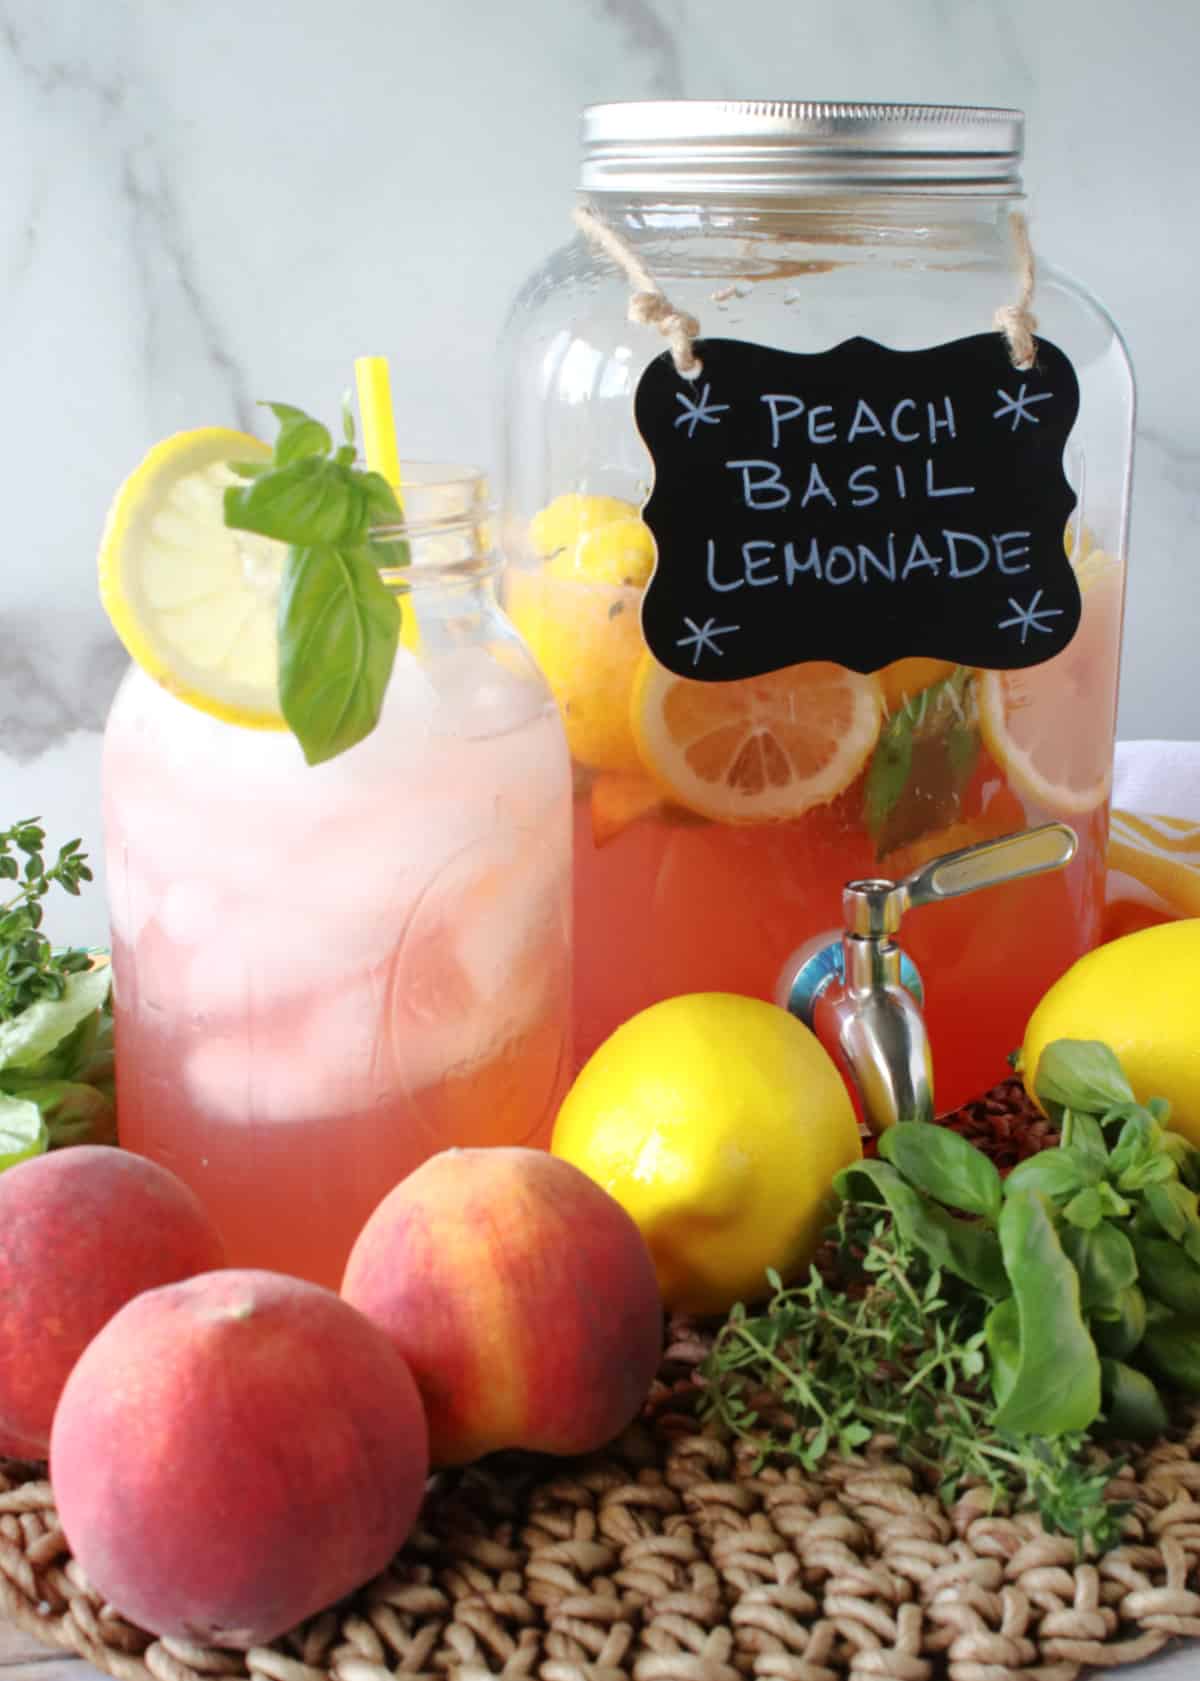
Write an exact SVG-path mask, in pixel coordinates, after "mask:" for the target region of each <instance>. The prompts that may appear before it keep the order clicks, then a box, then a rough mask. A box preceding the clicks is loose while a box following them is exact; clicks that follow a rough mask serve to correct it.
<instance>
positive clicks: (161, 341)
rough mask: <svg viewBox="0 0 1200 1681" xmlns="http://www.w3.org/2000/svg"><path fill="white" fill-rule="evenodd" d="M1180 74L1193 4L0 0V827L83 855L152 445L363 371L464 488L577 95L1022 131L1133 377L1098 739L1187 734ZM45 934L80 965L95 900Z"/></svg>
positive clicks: (550, 207) (540, 239)
mask: <svg viewBox="0 0 1200 1681" xmlns="http://www.w3.org/2000/svg"><path fill="white" fill-rule="evenodd" d="M1198 65H1200V8H1197V7H1196V6H1195V4H1193V3H1192V0H740V3H739V4H736V5H733V4H730V3H729V0H505V3H503V4H497V3H495V0H436V4H428V3H426V0H336V3H334V0H0V158H2V159H3V183H4V185H3V196H2V200H0V229H2V231H0V379H2V392H3V403H4V411H3V412H4V413H5V414H6V415H7V417H8V418H7V423H6V426H5V429H4V438H3V450H2V454H0V462H2V466H0V484H2V485H3V493H4V523H5V527H6V529H7V532H8V539H7V541H6V544H5V559H4V564H3V565H2V566H0V822H3V823H6V822H9V821H11V820H13V819H14V818H15V817H17V816H24V815H27V814H29V813H33V812H40V813H41V814H42V815H43V816H44V817H45V818H46V820H47V822H48V824H49V826H50V828H51V831H52V834H53V836H54V837H55V838H58V839H63V838H67V836H68V835H70V834H76V833H78V834H82V835H83V836H84V838H85V842H86V844H87V845H88V846H89V847H90V848H91V849H92V850H93V852H94V853H97V854H98V852H99V850H100V832H99V797H98V796H99V743H100V731H101V729H102V726H103V720H104V715H105V711H106V708H107V705H108V702H109V699H110V697H111V694H112V691H113V688H114V685H115V683H116V680H117V677H118V675H119V673H120V670H121V668H122V665H123V656H122V654H121V652H120V649H119V647H118V645H117V643H116V641H115V638H114V637H113V636H112V634H111V632H110V631H109V629H108V626H107V622H106V621H105V619H104V617H103V615H102V614H101V612H100V609H99V607H98V605H97V602H96V590H95V582H94V555H95V549H96V542H97V538H98V535H99V532H100V528H101V525H102V522H103V517H104V511H105V508H106V506H107V503H108V500H109V497H110V495H111V494H112V491H113V489H114V488H115V486H116V484H117V482H118V481H119V480H120V479H121V478H122V477H123V475H124V474H125V473H126V472H127V471H128V470H129V468H130V467H131V466H132V465H133V464H134V463H135V462H136V461H137V459H138V458H139V456H140V455H141V454H142V452H143V451H144V450H145V449H146V448H147V447H148V446H149V445H150V444H151V443H152V442H154V441H155V440H156V439H158V438H159V437H161V436H162V435H163V434H164V433H166V432H168V431H171V430H173V429H175V428H178V427H188V426H196V425H200V424H205V423H217V424H238V425H241V426H249V425H251V424H252V423H253V410H252V403H253V400H254V399H255V398H256V397H272V398H276V397H279V398H284V399H286V400H289V401H292V402H296V403H300V404H302V405H304V406H306V407H311V408H313V409H315V410H316V411H317V412H319V413H323V414H324V413H329V412H331V411H332V410H334V408H335V406H336V403H337V401H338V398H339V395H340V393H341V391H342V390H343V388H344V387H345V386H346V384H347V383H348V380H349V377H350V369H351V362H352V359H353V357H354V356H355V355H356V354H359V353H362V352H365V351H381V352H385V353H386V354H388V355H389V356H390V357H391V358H392V362H393V370H394V377H395V382H396V386H397V409H398V417H399V422H400V430H401V434H402V439H403V443H404V446H405V448H406V449H407V450H408V452H409V453H411V454H413V455H421V454H426V455H443V456H445V455H448V456H458V457H459V458H466V459H477V460H479V461H482V462H485V463H488V462H490V460H491V459H492V457H493V448H492V433H491V415H490V378H491V353H492V346H493V343H494V341H495V338H496V335H497V333H498V331H499V329H500V326H501V323H502V321H503V318H504V314H505V311H506V309H507V305H508V302H509V299H510V297H511V295H512V293H513V292H514V290H515V289H516V287H517V285H518V283H519V282H520V280H521V278H522V277H523V276H524V274H525V273H526V272H527V271H528V270H529V269H530V268H532V267H533V266H534V264H535V263H536V262H537V261H538V260H539V259H540V257H541V256H542V254H543V253H544V252H545V251H547V250H548V249H549V248H550V247H551V246H552V245H553V244H556V243H558V241H559V240H560V239H561V238H563V237H564V236H565V233H566V231H567V229H566V218H567V213H568V209H569V206H570V202H571V194H572V188H573V182H574V175H575V162H576V115H577V111H578V108H579V107H580V106H581V105H583V104H584V103H585V102H587V101H589V100H596V99H612V98H644V97H654V96H668V95H683V96H690V97H729V96H739V95H740V96H753V97H768V98H784V97H796V98H817V99H819V98H834V99H872V100H886V99H901V100H903V99H911V100H919V101H942V102H963V103H979V104H1001V105H1015V106H1019V107H1021V108H1023V109H1024V110H1025V111H1026V112H1027V113H1028V116H1029V136H1028V140H1029V145H1028V164H1027V182H1028V184H1029V186H1030V188H1031V189H1032V192H1033V208H1034V215H1035V221H1034V229H1035V236H1036V239H1037V243H1038V245H1039V248H1040V250H1041V251H1042V252H1043V253H1044V254H1045V255H1046V256H1047V257H1049V258H1051V259H1053V260H1054V261H1056V262H1058V263H1060V264H1062V265H1063V266H1064V267H1066V268H1068V269H1070V270H1072V271H1073V272H1075V273H1076V274H1077V275H1078V276H1080V277H1082V278H1084V279H1085V280H1086V281H1087V282H1088V284H1089V285H1090V286H1091V288H1092V290H1093V291H1095V292H1096V294H1097V295H1098V296H1099V297H1100V298H1101V300H1102V301H1103V302H1105V303H1106V304H1107V306H1108V307H1109V309H1110V310H1111V311H1112V312H1113V314H1114V315H1115V316H1116V318H1117V320H1118V322H1119V323H1120V324H1121V326H1122V327H1123V329H1124V331H1125V333H1126V335H1127V337H1128V340H1129V344H1130V347H1131V350H1132V353H1133V357H1134V362H1135V366H1136V369H1137V372H1138V376H1139V387H1140V404H1141V407H1140V424H1139V444H1138V450H1139V453H1138V460H1137V470H1136V488H1135V502H1134V529H1133V544H1132V565H1131V577H1132V588H1131V598H1130V609H1129V615H1128V620H1127V640H1126V663H1125V677H1124V689H1123V700H1122V711H1121V730H1122V734H1123V735H1125V736H1145V735H1158V736H1165V737H1174V738H1195V737H1200V684H1198V683H1197V682H1196V680H1195V669H1196V661H1195V654H1194V639H1195V636H1196V629H1197V625H1198V624H1200V572H1198V571H1197V565H1196V554H1195V549H1196V538H1197V526H1198V519H1200V508H1198V492H1200V411H1198V409H1197V406H1196V404H1195V401H1194V391H1195V388H1196V384H1197V377H1198V368H1197V349H1196V344H1197V335H1196V330H1195V327H1194V324H1193V317H1194V314H1195V312H1196V309H1197V295H1198V286H1197V281H1198V279H1200V273H1198V270H1200V223H1198V217H1197V202H1196V189H1195V182H1196V177H1197V156H1198V152H1200V146H1198V142H1200V115H1198V112H1200V104H1198V102H1197V98H1196V91H1195V86H1196V73H1197V68H1198ZM1198 815H1200V814H1198ZM71 911H73V912H74V920H72V915H71ZM53 926H54V931H55V932H56V933H58V934H59V935H60V936H62V937H70V938H75V939H90V940H102V939H103V938H104V934H105V925H104V910H103V901H102V898H101V897H100V895H99V894H94V895H93V896H92V898H91V901H90V904H89V903H88V901H87V900H84V901H82V902H81V903H80V905H79V906H78V907H70V908H68V912H67V914H62V915H60V917H59V920H58V921H56V922H55V924H54V925H53Z"/></svg>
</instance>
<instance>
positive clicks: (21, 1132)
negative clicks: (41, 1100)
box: [0, 1093, 50, 1172]
mask: <svg viewBox="0 0 1200 1681" xmlns="http://www.w3.org/2000/svg"><path fill="white" fill-rule="evenodd" d="M49 1143H50V1135H49V1133H48V1132H47V1131H46V1123H45V1121H43V1119H42V1115H41V1111H40V1109H39V1108H38V1106H37V1104H36V1103H30V1102H29V1101H28V1100H27V1099H26V1098H23V1097H8V1096H6V1095H5V1094H3V1093H0V1172H3V1170H4V1169H5V1168H6V1167H15V1166H16V1165H17V1163H18V1162H23V1161H28V1160H29V1158H30V1156H40V1155H42V1154H43V1153H44V1151H45V1150H46V1149H47V1148H48V1146H49Z"/></svg>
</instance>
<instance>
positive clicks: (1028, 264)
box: [572, 205, 1037, 379]
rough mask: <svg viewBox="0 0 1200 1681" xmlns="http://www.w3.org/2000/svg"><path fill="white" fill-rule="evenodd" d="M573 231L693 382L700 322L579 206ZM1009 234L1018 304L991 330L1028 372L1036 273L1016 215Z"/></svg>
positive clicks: (1033, 350)
mask: <svg viewBox="0 0 1200 1681" xmlns="http://www.w3.org/2000/svg"><path fill="white" fill-rule="evenodd" d="M572 216H573V218H574V222H575V226H576V227H577V228H578V229H579V230H580V232H581V233H583V234H584V235H585V236H586V237H587V238H588V239H590V240H591V241H592V243H593V244H594V245H597V246H599V248H600V249H601V250H602V251H603V252H604V253H605V254H606V255H607V256H608V257H611V259H612V261H613V262H614V263H615V264H616V266H617V267H618V268H619V269H620V270H621V272H622V273H623V274H624V275H625V278H626V279H627V280H628V281H629V284H630V286H631V287H632V288H633V292H632V294H631V296H630V299H629V308H628V311H627V313H628V316H629V319H630V320H631V321H636V322H637V323H638V324H639V325H640V326H643V327H657V328H658V330H659V332H660V333H661V334H662V335H663V337H664V338H665V339H666V341H667V343H668V345H669V346H670V349H671V359H672V360H673V362H674V363H675V367H676V370H677V371H678V373H680V374H681V375H682V376H683V378H684V379H695V378H696V376H697V375H698V374H699V373H700V371H701V369H702V368H703V366H704V364H703V362H701V360H700V358H699V357H698V356H697V355H696V339H697V338H698V337H699V336H700V323H699V321H697V319H696V317H695V316H694V315H689V314H688V313H687V311H686V310H681V309H676V308H675V306H674V304H673V303H672V302H671V300H670V299H669V298H668V297H667V295H666V293H665V292H664V291H663V289H662V287H661V286H660V285H659V283H658V281H657V280H655V278H654V276H653V275H652V274H651V273H650V271H649V269H648V268H647V267H646V265H645V264H644V263H643V262H642V261H641V259H640V258H639V257H638V255H637V253H636V251H635V250H634V249H633V247H632V245H630V243H629V241H628V240H627V239H623V238H622V237H621V235H620V234H619V233H618V232H617V230H616V229H615V228H613V227H610V226H609V224H608V223H607V222H605V221H603V220H602V219H601V217H599V216H597V215H596V213H595V211H594V210H588V209H586V208H585V207H584V206H583V205H578V206H576V208H575V210H574V211H573V212H572ZM1009 229H1010V232H1011V234H1012V240H1013V247H1014V250H1015V252H1016V259H1017V279H1018V282H1019V291H1018V293H1017V301H1016V302H1015V303H1010V304H1001V306H1000V308H999V309H998V310H997V311H996V313H995V315H994V316H993V318H992V321H993V325H994V326H995V327H996V329H997V330H998V331H999V332H1001V333H1003V334H1004V336H1005V338H1006V339H1007V340H1008V352H1009V355H1010V357H1011V358H1012V364H1013V366H1014V367H1015V368H1021V369H1027V368H1032V366H1033V364H1034V362H1035V360H1036V359H1037V340H1036V338H1035V337H1034V334H1035V332H1036V331H1037V316H1036V315H1035V314H1034V313H1033V291H1034V286H1035V284H1036V280H1037V270H1036V266H1035V263H1034V257H1033V246H1032V244H1031V243H1030V239H1029V224H1028V222H1027V221H1026V220H1025V217H1024V216H1023V214H1022V213H1021V211H1019V210H1014V211H1013V212H1012V213H1011V215H1010V216H1009Z"/></svg>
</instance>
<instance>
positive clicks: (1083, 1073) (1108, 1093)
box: [1034, 1039, 1135, 1115]
mask: <svg viewBox="0 0 1200 1681" xmlns="http://www.w3.org/2000/svg"><path fill="white" fill-rule="evenodd" d="M1034 1089H1035V1091H1036V1092H1037V1095H1038V1096H1039V1097H1040V1098H1043V1099H1049V1101H1050V1102H1052V1103H1061V1104H1062V1105H1063V1106H1064V1107H1065V1108H1067V1109H1082V1110H1083V1111H1084V1112H1085V1113H1087V1114H1090V1115H1103V1114H1104V1113H1105V1112H1106V1110H1109V1109H1111V1108H1112V1107H1113V1106H1114V1105H1115V1104H1118V1103H1132V1102H1134V1101H1135V1099H1134V1095H1133V1088H1132V1087H1131V1086H1130V1084H1129V1081H1128V1080H1127V1079H1126V1078H1125V1074H1124V1072H1123V1070H1122V1068H1121V1064H1120V1063H1119V1062H1118V1061H1117V1057H1116V1053H1115V1052H1114V1051H1112V1050H1111V1049H1110V1048H1109V1046H1108V1045H1105V1044H1102V1043H1101V1041H1100V1040H1099V1039H1055V1040H1054V1041H1053V1042H1052V1043H1051V1044H1049V1045H1047V1046H1046V1048H1045V1050H1044V1051H1043V1052H1042V1055H1041V1060H1040V1061H1039V1063H1038V1065H1037V1074H1036V1076H1035V1079H1034Z"/></svg>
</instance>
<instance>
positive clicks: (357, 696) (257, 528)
mask: <svg viewBox="0 0 1200 1681" xmlns="http://www.w3.org/2000/svg"><path fill="white" fill-rule="evenodd" d="M264 406H265V407H266V408H269V409H270V410H271V412H272V413H273V414H274V416H275V418H276V420H278V422H279V436H278V437H277V438H276V440H275V453H274V457H273V459H272V460H271V461H270V462H267V463H259V462H235V463H233V464H232V465H233V470H234V472H236V473H237V474H238V476H239V477H240V478H242V479H244V480H245V481H246V483H244V484H241V485H234V486H231V487H230V488H229V489H228V490H227V491H226V492H225V524H226V525H227V526H231V527H233V528H234V529H236V530H239V531H253V532H256V533H257V534H258V535H259V536H262V537H273V538H275V539H276V540H277V541H278V542H281V543H286V544H287V545H288V552H287V558H286V561H285V562H284V569H283V582H282V587H281V589H280V592H279V616H278V621H277V627H278V628H277V634H278V643H279V707H280V711H281V712H282V713H283V716H284V719H285V721H286V723H287V726H288V728H289V729H290V730H291V732H292V734H293V735H294V736H295V737H296V739H297V741H298V742H299V743H300V746H301V748H302V749H303V752H304V757H305V759H306V760H307V761H308V763H309V764H310V765H315V764H320V763H322V761H324V760H326V759H332V758H335V757H336V756H337V754H339V753H344V752H345V751H346V749H347V748H349V747H353V746H354V744H355V742H357V741H361V740H362V739H363V737H364V736H366V735H369V734H370V732H371V731H372V730H373V729H374V728H375V725H376V724H377V723H378V721H379V714H380V710H381V708H382V706H383V697H384V694H385V693H386V691H387V685H388V679H389V678H390V676H391V673H392V666H393V664H394V663H395V658H396V647H397V643H398V641H399V636H400V604H399V602H398V601H397V599H396V597H395V596H394V595H393V594H392V593H391V592H390V591H389V590H388V588H387V586H386V585H385V584H384V583H383V581H382V579H381V578H380V576H379V567H380V565H381V564H383V565H386V566H387V567H388V568H393V567H397V566H403V565H405V564H407V561H408V549H407V545H406V544H404V543H394V544H392V543H389V544H388V545H387V546H386V549H383V548H382V547H381V546H380V545H378V544H374V543H372V540H371V535H370V533H371V526H372V524H377V523H386V522H388V521H396V520H399V519H400V517H401V510H400V505H399V503H398V502H397V500H396V495H395V492H394V491H393V490H392V487H391V486H390V485H389V484H388V482H387V480H386V479H384V478H383V477H382V476H381V475H380V474H379V473H373V472H369V471H367V470H366V469H364V468H362V467H359V466H357V465H356V460H357V452H356V449H355V443H354V422H353V418H352V417H351V415H350V411H349V409H348V408H347V409H346V411H345V416H344V424H343V435H344V439H345V441H344V442H343V443H342V444H340V445H339V446H338V447H337V448H336V449H335V447H334V443H333V439H332V438H331V436H330V434H329V431H328V430H327V428H326V427H324V426H322V424H321V422H320V421H319V420H314V419H313V418H312V417H311V416H310V415H307V414H305V413H304V412H303V410H301V409H298V408H294V407H293V406H292V405H291V404H290V403H267V404H265V405H264Z"/></svg>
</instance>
